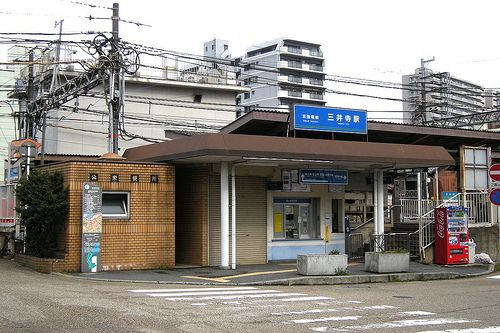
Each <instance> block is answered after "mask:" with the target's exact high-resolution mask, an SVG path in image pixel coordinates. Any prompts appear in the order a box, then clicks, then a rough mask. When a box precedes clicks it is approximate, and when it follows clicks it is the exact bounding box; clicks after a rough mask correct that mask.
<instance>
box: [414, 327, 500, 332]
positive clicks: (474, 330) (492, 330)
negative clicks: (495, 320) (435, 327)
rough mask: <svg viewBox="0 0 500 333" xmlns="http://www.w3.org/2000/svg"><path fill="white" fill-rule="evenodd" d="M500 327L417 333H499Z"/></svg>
mask: <svg viewBox="0 0 500 333" xmlns="http://www.w3.org/2000/svg"><path fill="white" fill-rule="evenodd" d="M499 332H500V326H493V327H485V328H464V329H451V330H444V331H422V332H418V333H499Z"/></svg>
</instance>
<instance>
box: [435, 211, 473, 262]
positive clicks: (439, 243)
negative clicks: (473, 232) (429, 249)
mask: <svg viewBox="0 0 500 333" xmlns="http://www.w3.org/2000/svg"><path fill="white" fill-rule="evenodd" d="M434 232H435V241H434V263H436V264H441V265H450V264H467V263H469V231H468V214H467V208H464V207H462V206H450V207H440V208H436V209H434Z"/></svg>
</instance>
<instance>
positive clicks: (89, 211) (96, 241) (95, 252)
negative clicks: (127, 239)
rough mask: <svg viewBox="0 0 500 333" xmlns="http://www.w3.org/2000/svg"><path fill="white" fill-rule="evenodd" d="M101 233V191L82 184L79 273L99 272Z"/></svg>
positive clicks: (89, 184)
mask: <svg viewBox="0 0 500 333" xmlns="http://www.w3.org/2000/svg"><path fill="white" fill-rule="evenodd" d="M101 233H102V191H101V188H100V187H99V186H97V185H95V184H92V183H84V184H83V199H82V258H81V271H82V272H83V273H94V272H99V271H100V264H101Z"/></svg>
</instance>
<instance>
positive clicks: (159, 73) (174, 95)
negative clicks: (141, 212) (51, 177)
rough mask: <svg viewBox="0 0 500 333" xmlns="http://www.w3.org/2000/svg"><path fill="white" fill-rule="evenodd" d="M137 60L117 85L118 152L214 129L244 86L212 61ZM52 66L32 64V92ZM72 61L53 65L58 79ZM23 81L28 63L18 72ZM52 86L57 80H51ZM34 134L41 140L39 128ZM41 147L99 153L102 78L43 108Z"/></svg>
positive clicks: (42, 87)
mask: <svg viewBox="0 0 500 333" xmlns="http://www.w3.org/2000/svg"><path fill="white" fill-rule="evenodd" d="M141 64H143V65H144V64H145V65H147V66H142V67H140V68H139V70H138V71H137V73H135V74H134V75H127V76H126V77H125V84H124V87H123V88H122V89H120V90H121V91H120V92H119V93H120V94H122V97H123V101H124V107H123V110H121V111H120V113H121V115H120V119H121V121H120V129H121V131H120V132H121V134H122V136H121V137H120V138H119V150H120V153H121V152H123V151H124V150H125V149H127V148H130V147H135V146H140V145H145V144H150V143H152V142H158V141H162V140H171V139H174V138H176V137H178V136H182V135H191V134H195V133H201V132H216V131H218V129H219V128H222V127H223V126H225V125H227V124H228V123H230V122H232V121H233V120H234V119H236V111H237V106H236V96H237V95H238V94H239V93H243V92H246V91H249V89H248V88H245V87H241V86H239V85H237V84H236V74H235V73H234V71H230V70H229V69H228V68H227V67H225V66H219V65H217V64H216V63H215V62H213V63H212V62H209V61H201V60H200V61H198V60H191V59H189V60H183V59H182V58H181V57H179V58H173V57H169V58H166V57H165V58H162V57H157V56H155V57H153V56H151V57H149V58H148V57H147V56H142V57H141ZM52 73H53V68H52V66H45V67H44V66H40V67H36V68H35V72H34V76H35V80H34V82H35V86H36V89H35V91H36V94H37V96H44V95H47V94H48V93H49V87H50V83H51V78H52ZM82 73H83V69H81V68H77V66H73V65H61V66H60V67H59V68H58V75H57V78H58V82H59V83H58V84H64V83H65V82H68V81H69V80H72V79H74V78H75V77H77V76H79V75H81V74H82ZM20 75H21V76H22V77H23V79H24V80H25V81H26V77H27V75H28V69H27V68H24V69H23V70H22V71H21V74H20ZM56 86H57V85H56ZM35 138H36V139H37V140H38V141H39V142H42V133H41V131H40V130H38V131H37V132H36V135H35ZM44 141H45V153H47V154H70V155H102V154H103V153H106V152H107V151H108V105H107V103H106V95H105V89H104V88H103V86H102V83H101V84H99V85H97V86H96V87H94V88H93V89H91V90H89V91H86V92H85V91H82V93H81V94H80V95H79V96H78V97H76V98H70V99H68V101H67V102H65V103H63V104H62V105H61V106H60V107H58V108H54V109H51V110H49V111H48V113H47V130H46V135H45V139H44Z"/></svg>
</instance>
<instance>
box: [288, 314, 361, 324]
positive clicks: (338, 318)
mask: <svg viewBox="0 0 500 333" xmlns="http://www.w3.org/2000/svg"><path fill="white" fill-rule="evenodd" d="M359 318H361V317H360V316H345V317H326V318H315V319H295V320H290V321H291V322H292V323H294V324H309V323H319V322H325V321H345V320H358V319H359Z"/></svg>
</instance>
